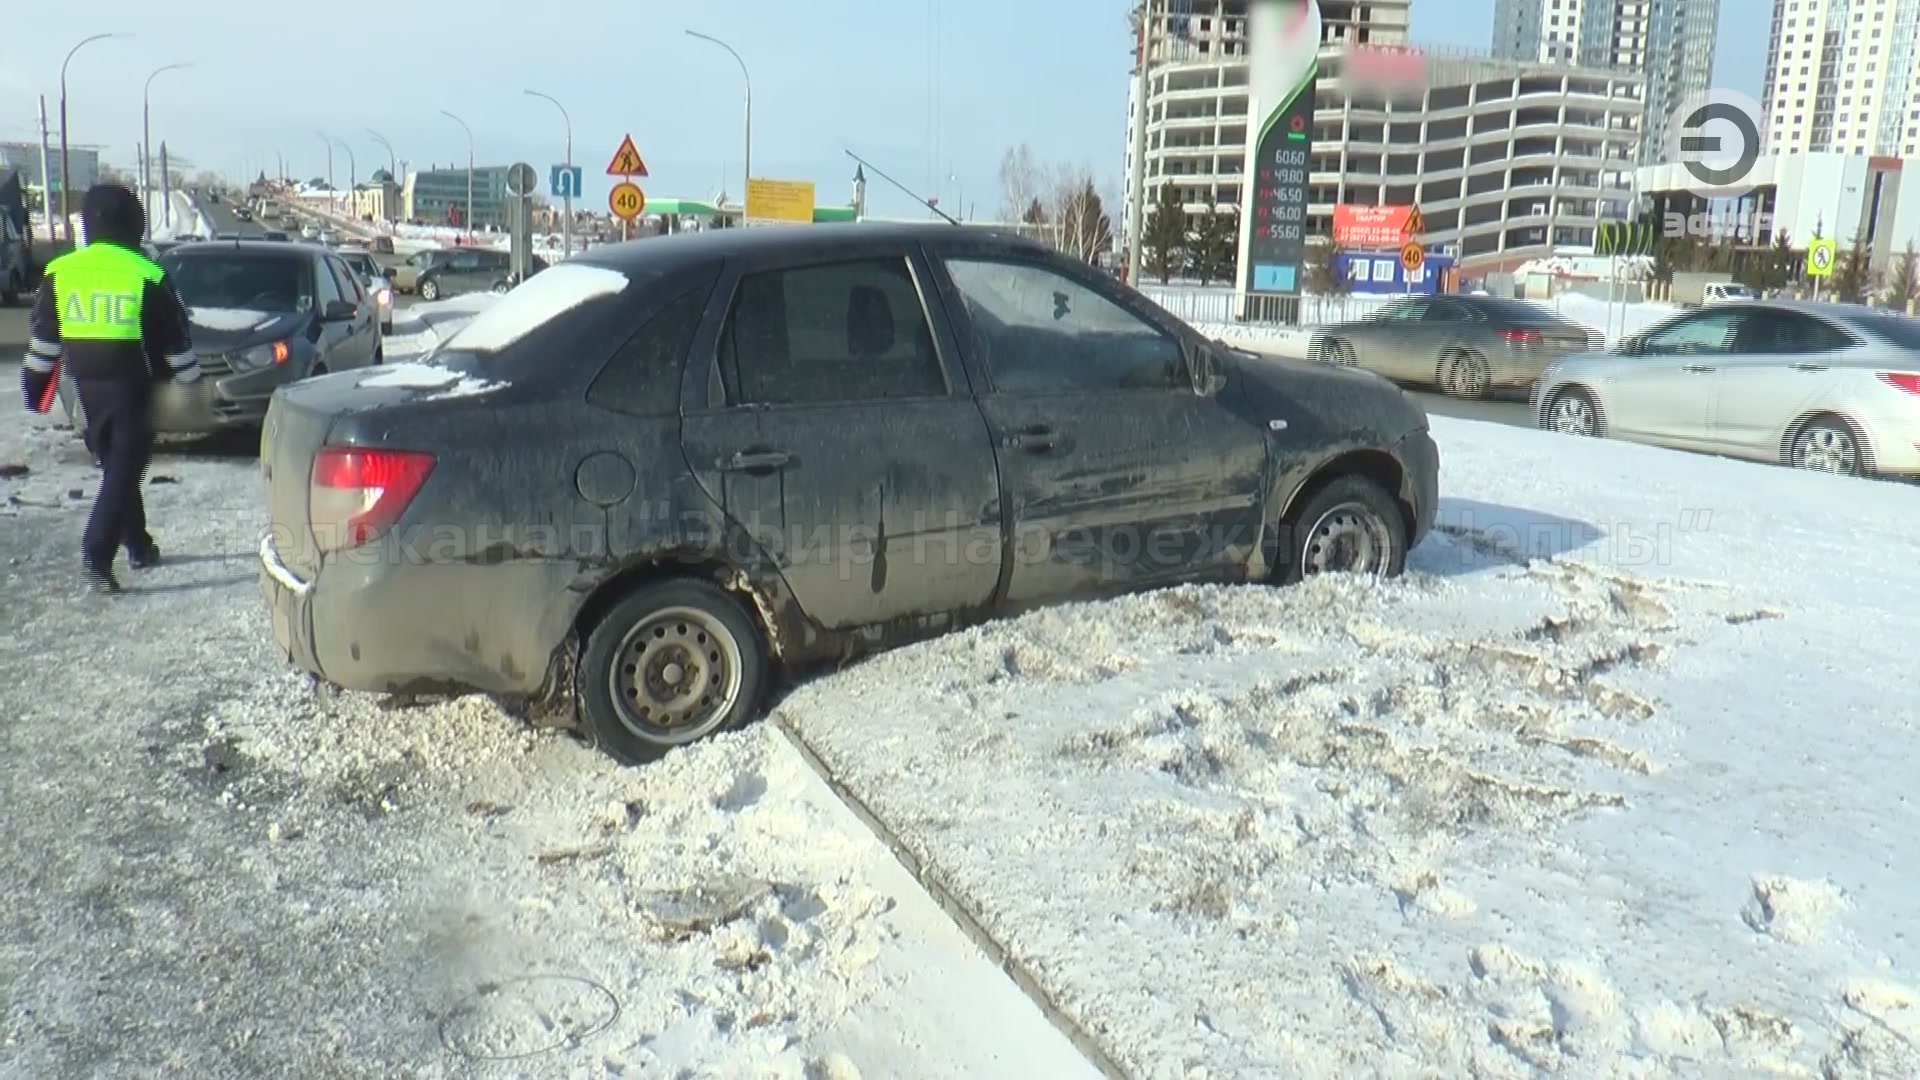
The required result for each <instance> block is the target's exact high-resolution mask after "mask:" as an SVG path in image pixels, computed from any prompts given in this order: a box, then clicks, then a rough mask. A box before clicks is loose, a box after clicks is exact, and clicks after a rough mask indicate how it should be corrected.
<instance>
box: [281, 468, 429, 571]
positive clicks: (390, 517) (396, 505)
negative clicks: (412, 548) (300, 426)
mask: <svg viewBox="0 0 1920 1080" xmlns="http://www.w3.org/2000/svg"><path fill="white" fill-rule="evenodd" d="M432 471H433V455H432V454H429V453H425V452H423V451H419V450H387V449H378V448H366V447H358V446H326V447H322V448H321V449H320V453H319V454H318V455H316V456H315V457H314V459H313V482H312V484H311V485H310V486H309V488H308V491H307V520H308V522H309V524H311V525H312V526H313V537H314V540H315V541H316V542H317V543H318V544H319V547H320V550H321V551H342V550H345V549H347V548H355V547H360V546H361V545H363V544H370V543H372V542H373V541H375V540H377V539H379V538H380V536H381V535H382V534H384V533H385V532H386V531H387V530H388V529H390V528H392V527H393V523H394V522H396V521H398V520H400V515H401V514H402V513H404V512H406V509H407V505H408V504H409V503H411V502H413V497H414V496H415V495H417V494H419V493H420V485H422V484H424V483H426V482H427V474H428V473H430V472H432Z"/></svg>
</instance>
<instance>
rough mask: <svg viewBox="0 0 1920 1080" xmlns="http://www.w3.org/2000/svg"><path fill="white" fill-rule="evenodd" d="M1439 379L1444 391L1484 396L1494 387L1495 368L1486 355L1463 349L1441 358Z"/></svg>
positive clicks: (1457, 395)
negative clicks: (1488, 361)
mask: <svg viewBox="0 0 1920 1080" xmlns="http://www.w3.org/2000/svg"><path fill="white" fill-rule="evenodd" d="M1437 381H1438V382H1439V383H1440V389H1441V391H1442V392H1443V393H1447V394H1451V395H1453V396H1454V397H1460V398H1483V397H1486V396H1487V391H1488V390H1490V389H1492V387H1493V369H1492V367H1490V366H1489V365H1488V364H1487V358H1486V357H1484V356H1481V355H1480V354H1479V353H1477V352H1473V351H1472V350H1470V349H1461V350H1458V351H1455V352H1451V353H1448V354H1447V355H1445V356H1442V357H1441V358H1440V370H1439V372H1438V377H1437Z"/></svg>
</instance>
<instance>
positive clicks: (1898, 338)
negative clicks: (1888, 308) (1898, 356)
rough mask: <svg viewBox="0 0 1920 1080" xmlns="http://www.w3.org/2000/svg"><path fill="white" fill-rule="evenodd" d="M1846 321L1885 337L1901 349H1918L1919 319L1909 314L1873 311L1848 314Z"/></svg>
mask: <svg viewBox="0 0 1920 1080" xmlns="http://www.w3.org/2000/svg"><path fill="white" fill-rule="evenodd" d="M1847 321H1848V322H1851V323H1853V324H1854V325H1855V326H1858V327H1860V328H1861V329H1862V330H1865V331H1867V332H1868V333H1872V334H1877V335H1879V336H1880V337H1883V338H1886V339H1887V340H1888V341H1891V342H1893V343H1894V344H1895V345H1898V346H1900V347H1901V348H1903V349H1920V319H1916V318H1914V317H1912V316H1910V315H1895V314H1892V313H1891V312H1888V313H1884V314H1882V313H1874V314H1866V315H1850V316H1848V317H1847Z"/></svg>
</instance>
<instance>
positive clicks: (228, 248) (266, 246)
mask: <svg viewBox="0 0 1920 1080" xmlns="http://www.w3.org/2000/svg"><path fill="white" fill-rule="evenodd" d="M321 250H324V249H322V248H318V247H315V246H314V245H312V244H289V243H287V242H286V241H284V240H200V241H196V242H194V243H191V244H179V245H176V246H175V247H174V249H173V250H172V251H169V252H167V254H169V255H213V254H218V253H221V252H235V251H239V252H245V253H247V254H249V255H272V256H277V257H279V258H283V259H291V258H296V257H300V256H307V257H311V256H312V254H313V253H314V252H316V251H321Z"/></svg>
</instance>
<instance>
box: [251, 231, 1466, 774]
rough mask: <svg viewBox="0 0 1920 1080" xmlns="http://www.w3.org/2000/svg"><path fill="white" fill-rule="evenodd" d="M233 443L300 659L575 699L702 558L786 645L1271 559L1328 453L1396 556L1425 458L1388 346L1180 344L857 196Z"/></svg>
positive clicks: (1319, 483)
mask: <svg viewBox="0 0 1920 1080" xmlns="http://www.w3.org/2000/svg"><path fill="white" fill-rule="evenodd" d="M261 457H262V463H263V467H264V468H265V470H266V472H267V477H268V486H269V499H270V503H271V511H272V523H273V524H272V529H271V531H270V533H269V535H268V536H267V537H266V538H265V539H264V541H263V543H262V548H261V560H262V575H261V584H262V589H263V591H264V593H265V596H266V600H267V602H268V605H269V607H270V608H271V610H272V613H273V625H274V634H275V638H276V640H277V642H278V643H279V646H280V648H281V650H282V651H283V652H284V653H285V654H286V655H287V656H288V657H289V658H290V659H291V660H292V662H293V663H295V664H296V665H297V666H299V667H301V668H303V669H305V670H306V671H308V672H310V673H312V674H314V675H316V676H318V677H319V678H320V679H321V680H324V681H325V682H328V683H332V684H337V685H339V686H343V687H348V688H352V689H360V690H370V691H387V692H414V693H419V692H435V691H468V690H479V691H484V692H491V693H496V694H502V695H510V696H524V697H529V698H534V699H538V700H540V701H543V702H548V703H551V702H555V701H560V700H569V699H568V695H571V694H573V693H575V691H576V690H577V691H578V693H579V695H580V701H579V703H578V704H579V705H580V706H581V707H582V708H585V709H586V711H588V712H589V713H591V712H592V704H593V700H594V699H593V695H594V694H599V693H602V689H603V687H602V685H601V683H597V682H595V680H596V679H600V678H602V676H601V675H599V674H594V675H593V676H592V677H589V672H588V669H589V668H591V667H592V666H593V664H594V663H595V662H597V661H595V656H596V653H595V645H594V642H595V641H596V640H597V638H598V636H599V635H601V634H602V633H603V632H604V629H603V626H602V624H603V622H605V621H607V620H611V619H614V618H616V615H617V613H618V612H620V611H622V610H624V609H623V608H622V607H621V605H622V604H623V603H625V602H626V601H627V600H628V599H629V598H630V597H632V596H633V595H635V594H636V592H644V591H646V590H650V589H651V590H659V589H661V588H663V587H668V586H663V585H662V583H663V582H665V583H675V582H679V583H691V584H687V586H686V587H687V589H691V590H693V591H691V592H687V593H686V595H687V596H691V597H695V599H694V600H688V601H686V603H688V604H689V605H691V608H699V607H700V605H701V603H705V601H698V597H699V596H709V597H710V596H712V595H713V593H714V590H716V589H717V590H720V591H722V592H724V593H725V597H722V599H723V600H730V602H732V603H735V604H737V606H738V609H739V612H740V613H743V617H742V618H739V619H734V620H733V621H731V622H728V624H727V625H728V626H730V627H733V628H734V629H735V630H740V629H741V628H743V627H745V628H747V629H746V630H745V632H746V633H748V634H750V635H751V636H753V637H754V638H756V639H757V640H756V642H755V643H754V648H756V649H761V650H763V651H764V653H765V658H766V661H767V663H768V665H769V666H773V667H777V668H780V669H783V670H789V671H790V670H796V669H801V668H804V667H806V666H809V665H812V664H816V663H818V662H821V661H824V660H830V659H836V658H841V657H844V656H847V655H849V654H852V653H857V652H860V651H863V650H866V649H871V648H876V647H884V646H888V645H891V644H895V643H897V642H900V641H904V640H907V639H911V638H916V637H921V636H926V635H929V634H933V633H938V632H941V631H944V630H947V629H949V628H952V627H955V626H958V625H961V624H964V623H968V622H972V621H976V620H979V619H982V618H987V617H992V616H995V615H998V614H1003V613H1007V612H1011V611H1015V610H1018V609H1021V608H1024V607H1029V606H1033V605H1038V604H1046V603H1052V602H1058V601H1062V600H1069V599H1075V598H1086V597H1094V596H1099V595H1105V594H1111V593H1117V592H1126V591H1133V590H1139V589H1144V588H1151V587H1157V586H1164V585H1171V584H1175V583H1180V582H1188V581H1225V582H1241V581H1265V580H1270V579H1275V578H1280V579H1283V580H1284V579H1287V578H1288V577H1289V576H1298V575H1297V574H1294V575H1289V574H1288V573H1287V572H1286V567H1287V566H1288V565H1291V564H1292V563H1293V562H1301V559H1302V556H1301V554H1300V553H1301V552H1302V551H1305V550H1307V549H1308V548H1309V547H1311V545H1312V543H1314V542H1315V541H1312V540H1311V539H1310V538H1309V537H1307V536H1306V533H1305V532H1304V527H1299V526H1295V525H1290V524H1289V522H1290V521H1291V518H1290V515H1294V516H1297V515H1298V513H1299V512H1300V511H1301V508H1302V507H1305V506H1307V505H1308V504H1309V503H1312V502H1313V501H1314V500H1315V499H1316V498H1319V499H1321V501H1322V502H1324V501H1325V499H1326V496H1325V492H1326V491H1328V490H1329V485H1334V487H1333V489H1332V490H1339V487H1338V485H1339V484H1340V483H1346V484H1348V485H1350V486H1351V485H1355V484H1371V485H1377V488H1378V491H1379V492H1380V495H1379V497H1378V499H1377V500H1376V504H1377V505H1381V506H1384V507H1385V508H1386V509H1385V510H1384V511H1382V513H1383V514H1384V515H1385V516H1387V517H1391V518H1392V519H1393V528H1394V529H1395V530H1396V535H1397V539H1396V540H1395V543H1397V544H1398V545H1399V547H1398V549H1397V551H1395V552H1393V553H1392V554H1391V557H1387V558H1385V559H1384V560H1383V561H1382V562H1381V565H1380V567H1379V569H1380V570H1382V571H1383V572H1387V573H1393V572H1398V569H1399V566H1400V565H1402V564H1403V563H1402V562H1401V561H1399V560H1403V559H1404V555H1405V550H1406V549H1408V548H1410V547H1411V546H1412V545H1413V544H1415V543H1417V542H1418V541H1419V539H1420V538H1421V537H1422V536H1423V535H1424V534H1425V533H1426V532H1427V530H1428V529H1429V527H1430V526H1431V524H1432V520H1433V514H1434V509H1435V504H1436V502H1437V494H1436V489H1437V474H1438V457H1437V452H1436V450H1435V448H1434V445H1433V442H1432V440H1431V438H1430V437H1429V435H1428V432H1427V420H1426V416H1425V414H1424V413H1423V412H1422V411H1421V410H1420V409H1419V407H1418V406H1417V405H1416V404H1414V403H1413V402H1412V401H1411V399H1409V398H1408V396H1407V395H1406V394H1405V393H1404V392H1402V391H1401V390H1399V389H1398V388H1396V387H1394V386H1393V385H1391V384H1390V383H1388V382H1387V381H1386V380H1384V379H1380V378H1377V377H1375V376H1372V375H1369V374H1366V373H1364V372H1356V371H1350V370H1345V369H1339V368H1333V369H1329V368H1327V367H1325V366H1322V365H1318V364H1313V363H1308V362H1293V361H1283V360H1273V359H1269V358H1264V357H1258V356H1254V355H1252V354H1247V353H1241V352H1237V351H1234V350H1231V349H1228V348H1226V347H1225V346H1223V345H1221V344H1218V343H1214V342H1208V341H1206V340H1204V339H1203V338H1201V337H1200V336H1198V335H1197V334H1196V333H1195V332H1194V331H1193V330H1192V329H1191V328H1189V327H1187V326H1186V325H1185V324H1183V323H1181V322H1180V321H1179V320H1177V319H1176V318H1174V317H1173V316H1171V315H1169V314H1167V313H1166V312H1165V311H1164V310H1162V309H1160V308H1158V307H1157V306H1155V305H1153V304H1152V303H1151V302H1150V301H1148V300H1147V299H1145V298H1144V297H1142V296H1141V295H1139V294H1138V293H1136V292H1134V291H1132V290H1130V289H1127V288H1126V287H1125V286H1123V285H1120V284H1119V283H1117V282H1115V281H1113V280H1112V279H1111V278H1110V277H1107V276H1105V275H1102V274H1099V273H1098V272H1097V271H1096V270H1094V269H1093V268H1090V267H1087V266H1084V265H1081V264H1079V263H1077V262H1075V261H1072V260H1067V259H1063V258H1061V257H1059V256H1057V255H1055V254H1052V253H1050V252H1048V251H1046V250H1044V249H1041V248H1039V247H1037V246H1034V245H1032V244H1030V243H1028V242H1025V241H1022V240H1019V239H1017V238H1012V237H1007V236H1003V235H1000V234H996V233H990V232H982V231H977V230H971V229H958V228H953V227H950V226H938V227H918V226H882V225H859V226H848V227H844V228H836V229H800V230H727V231H724V232H717V233H702V234H692V235H688V236H674V237H661V238H651V239H647V240H642V241H637V242H634V243H629V244H621V245H615V246H608V247H603V248H599V249H596V250H595V251H594V252H592V253H591V254H590V255H585V256H582V257H579V258H576V259H573V260H569V261H568V262H566V263H564V264H561V265H558V266H555V267H554V268H552V269H550V270H547V271H546V272H544V273H542V274H539V275H537V276H535V277H533V278H531V279H530V280H529V281H528V282H527V283H526V284H523V285H521V286H520V287H519V288H517V289H515V290H514V291H513V292H512V293H511V294H509V295H508V296H506V297H504V298H503V299H502V300H500V301H499V302H498V303H497V304H495V305H494V306H492V307H491V308H489V309H488V310H486V311H484V312H482V314H480V315H479V316H478V317H477V318H476V319H474V320H473V322H471V323H470V324H468V326H467V327H466V328H465V329H463V330H462V331H460V332H459V333H457V334H455V335H454V336H453V337H451V338H450V339H449V340H448V341H447V342H446V343H445V344H444V345H443V346H441V348H440V349H439V350H437V351H436V352H435V353H434V354H432V355H431V356H429V357H428V358H427V359H426V361H425V362H423V363H421V364H418V365H399V366H397V367H393V368H389V369H385V370H384V371H383V372H381V373H373V374H358V373H346V374H336V375H331V376H328V377H325V378H320V379H314V380H310V381H307V382H304V383H301V384H299V385H296V386H291V387H287V388H285V389H283V390H281V391H280V392H279V393H278V394H277V395H276V396H275V398H274V401H273V405H272V408H271V409H270V411H269V413H268V416H267V423H266V429H265V433H264V436H263V441H262V452H261ZM343 478H344V479H343ZM339 486H345V487H347V488H349V489H352V490H349V491H348V492H347V493H346V494H345V495H344V497H340V496H339V495H338V492H337V491H336V488H337V487H339ZM366 491H374V492H376V494H375V495H373V496H371V497H363V496H364V493H365V492H366ZM382 493H384V494H382ZM383 500H384V501H383ZM1362 501H1365V500H1364V499H1363V500H1362ZM1313 550H1315V551H1318V550H1319V549H1318V548H1315V549H1313ZM1306 562H1311V558H1307V559H1306ZM1389 564H1391V565H1389ZM1302 565H1305V562H1303V563H1302ZM702 590H704V591H702ZM696 613H697V612H696ZM723 621H725V620H723ZM669 622H671V620H669ZM699 625H704V624H696V627H695V629H696V630H698V626H699ZM670 629H674V627H672V626H669V625H666V624H663V625H662V626H661V627H656V631H657V632H658V633H661V634H664V633H666V632H667V631H668V630H670ZM710 629H712V630H713V632H714V633H715V634H716V635H719V636H729V635H731V636H738V635H737V634H732V632H731V631H729V630H727V629H726V627H718V626H716V627H711V628H710ZM677 630H678V632H681V633H694V631H689V630H688V628H687V625H679V626H678V627H677ZM695 636H696V637H697V636H699V634H695ZM702 640H704V638H702ZM636 647H637V646H636ZM583 650H584V654H583ZM697 652H698V650H697V649H696V650H695V653H697ZM583 655H584V659H583ZM688 656H689V657H690V659H689V660H688V661H687V663H696V662H697V663H699V664H703V663H704V662H705V661H704V660H702V658H701V657H700V656H698V655H695V654H688ZM714 656H715V658H716V659H715V662H716V663H719V659H718V657H719V654H718V653H715V654H714ZM747 662H748V660H747V658H743V659H742V660H741V663H742V664H745V663H747ZM602 666H604V664H603V665H602ZM633 666H634V665H631V664H629V665H628V669H629V671H631V669H632V667H633ZM660 670H661V671H662V672H664V673H665V675H667V676H673V677H675V678H679V677H681V676H684V675H685V674H686V672H687V671H688V670H690V669H689V668H688V667H687V665H686V663H682V662H679V661H675V662H674V663H670V664H666V665H664V666H663V667H661V669H660ZM702 670H704V668H703V669H702ZM617 674H618V673H617V672H614V675H615V676H617ZM720 674H721V673H720V672H719V670H718V669H716V673H715V675H714V680H715V685H716V686H719V684H720V681H721V680H720ZM736 674H737V673H729V674H728V678H729V680H730V682H729V685H733V684H736V683H738V682H739V680H738V679H737V678H736V677H735V675H736ZM663 677H665V676H663ZM576 684H577V685H576ZM736 688H737V687H736ZM717 692H718V691H716V693H717ZM743 692H744V691H743ZM602 696H605V695H604V694H602ZM603 704H604V703H603ZM590 718H591V717H590ZM668 741H672V739H668ZM603 742H604V740H603ZM616 753H617V754H618V756H622V757H623V758H627V759H629V760H631V759H633V758H635V757H636V756H644V754H643V753H640V752H634V751H628V752H620V751H616Z"/></svg>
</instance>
